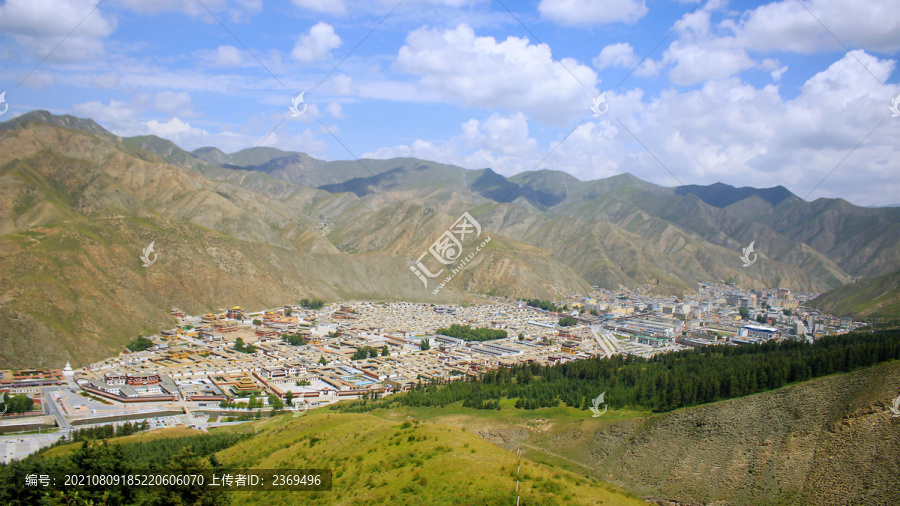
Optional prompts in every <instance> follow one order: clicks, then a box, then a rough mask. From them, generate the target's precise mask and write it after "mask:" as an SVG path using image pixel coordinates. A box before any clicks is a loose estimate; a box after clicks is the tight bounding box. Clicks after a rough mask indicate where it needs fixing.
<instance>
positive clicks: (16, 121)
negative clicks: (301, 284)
mask: <svg viewBox="0 0 900 506" xmlns="http://www.w3.org/2000/svg"><path fill="white" fill-rule="evenodd" d="M28 123H48V124H50V125H55V126H58V127H62V128H69V129H73V130H83V131H85V132H90V133H92V134H99V135H107V136H110V137H116V135H115V134H113V133H112V132H110V131H109V130H107V129H105V128H103V127H102V126H100V125H99V124H97V122H96V121H94V120H92V119H90V118H78V117H76V116H72V115H69V114H61V115H56V114H51V113H50V112H49V111H42V110H37V111H30V112H27V113H25V114H23V115H21V116H17V117H15V118H12V119H10V120H7V121H5V122H3V123H0V130H8V129H10V128H15V127H16V126H17V125H27V124H28Z"/></svg>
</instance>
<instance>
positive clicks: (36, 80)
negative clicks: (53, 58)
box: [23, 72, 56, 90]
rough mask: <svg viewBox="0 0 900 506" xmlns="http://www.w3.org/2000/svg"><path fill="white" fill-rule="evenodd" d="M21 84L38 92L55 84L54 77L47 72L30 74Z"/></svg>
mask: <svg viewBox="0 0 900 506" xmlns="http://www.w3.org/2000/svg"><path fill="white" fill-rule="evenodd" d="M23 84H24V85H25V87H26V88H28V89H30V90H40V89H43V88H46V87H47V86H53V85H54V84H56V77H55V76H54V75H53V74H51V73H49V72H32V73H31V75H30V76H28V79H26V80H25V81H24V82H23Z"/></svg>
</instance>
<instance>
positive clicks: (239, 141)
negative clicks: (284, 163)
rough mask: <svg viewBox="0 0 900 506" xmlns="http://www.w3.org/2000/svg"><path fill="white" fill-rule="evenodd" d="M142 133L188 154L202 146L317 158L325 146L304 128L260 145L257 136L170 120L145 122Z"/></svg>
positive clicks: (227, 150)
mask: <svg viewBox="0 0 900 506" xmlns="http://www.w3.org/2000/svg"><path fill="white" fill-rule="evenodd" d="M142 126H143V129H142V130H143V132H142V133H144V134H152V135H158V136H159V137H162V138H164V139H169V140H171V141H172V142H174V143H175V144H177V145H178V146H179V147H181V148H183V149H186V150H188V151H191V150H194V149H197V148H200V147H204V146H215V147H217V148H219V149H221V150H222V151H225V152H226V153H233V152H235V151H240V150H241V149H244V148H246V147H247V146H256V145H260V146H267V147H277V148H280V149H285V150H295V151H302V152H305V153H309V154H310V155H312V156H317V155H319V154H320V153H322V152H323V151H325V149H326V148H327V147H328V146H327V144H326V143H325V142H324V141H322V140H321V139H319V138H318V137H317V136H316V135H315V133H314V132H313V131H312V130H310V129H308V128H307V129H305V130H304V131H302V132H301V133H299V134H296V135H286V134H284V133H283V132H278V131H276V132H274V133H272V134H271V135H269V136H268V137H266V138H265V140H263V141H262V144H259V143H260V137H259V136H256V135H251V134H249V133H244V132H227V131H223V132H209V131H207V130H204V129H202V128H198V127H195V126H192V125H191V124H189V123H186V122H184V121H182V120H181V119H180V118H178V117H177V116H176V117H173V118H172V119H170V120H169V121H166V122H160V121H156V120H150V121H146V122H144V123H143V124H142Z"/></svg>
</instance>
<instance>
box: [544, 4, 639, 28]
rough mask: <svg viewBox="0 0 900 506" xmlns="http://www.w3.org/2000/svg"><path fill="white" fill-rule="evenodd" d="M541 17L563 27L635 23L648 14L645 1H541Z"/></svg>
mask: <svg viewBox="0 0 900 506" xmlns="http://www.w3.org/2000/svg"><path fill="white" fill-rule="evenodd" d="M538 10H539V11H540V12H541V16H543V17H545V18H547V19H550V20H551V21H555V22H557V23H560V24H563V25H581V24H601V23H616V22H624V23H634V22H635V21H637V20H638V19H640V18H641V17H643V16H644V14H646V13H647V6H646V5H645V4H644V2H643V0H541V3H540V4H539V5H538Z"/></svg>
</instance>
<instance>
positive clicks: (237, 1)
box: [119, 0, 262, 23]
mask: <svg viewBox="0 0 900 506" xmlns="http://www.w3.org/2000/svg"><path fill="white" fill-rule="evenodd" d="M119 3H120V4H122V5H124V6H125V7H126V8H128V9H131V10H133V11H135V12H137V13H139V14H150V15H154V14H160V13H162V12H179V13H182V14H186V15H188V16H192V17H199V18H200V19H202V20H203V21H205V22H207V23H210V22H211V23H215V20H214V19H213V18H212V17H210V16H209V13H208V12H207V10H206V9H209V10H210V11H212V12H225V13H226V14H228V17H229V19H230V20H231V21H234V22H242V21H244V22H245V21H247V19H248V18H249V17H250V16H252V15H253V14H255V13H257V12H259V11H260V10H262V0H231V1H228V0H204V2H203V3H202V4H201V3H200V2H196V1H194V2H188V1H185V0H119Z"/></svg>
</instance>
